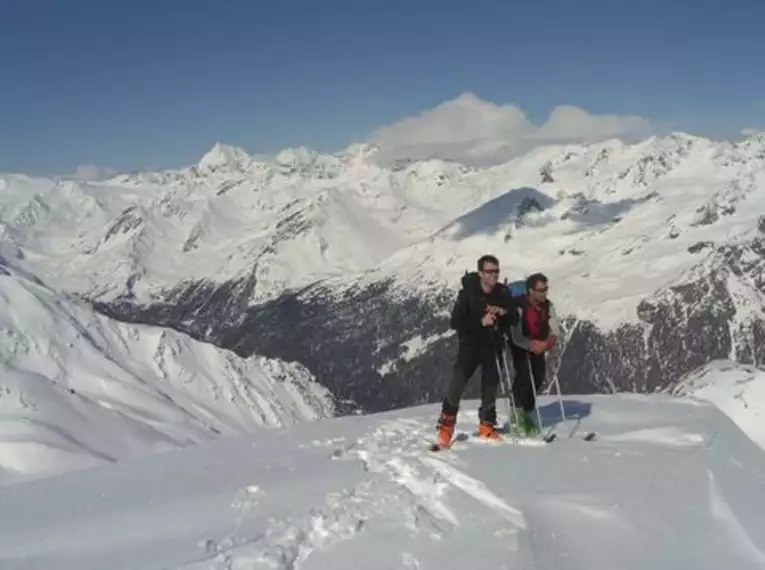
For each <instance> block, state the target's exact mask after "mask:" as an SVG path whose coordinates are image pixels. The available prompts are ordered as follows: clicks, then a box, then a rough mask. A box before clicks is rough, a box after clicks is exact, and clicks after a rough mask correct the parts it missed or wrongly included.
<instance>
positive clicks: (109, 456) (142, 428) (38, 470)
mask: <svg viewBox="0 0 765 570" xmlns="http://www.w3.org/2000/svg"><path fill="white" fill-rule="evenodd" d="M333 413H334V404H333V401H332V398H331V396H330V395H329V394H328V393H327V391H326V389H324V388H322V387H321V386H320V385H318V384H317V383H316V382H315V381H314V379H313V377H312V376H311V375H310V373H309V372H308V371H307V370H305V368H303V367H301V366H299V365H297V364H287V363H284V362H280V361H275V360H270V359H266V358H261V357H256V356H253V357H251V358H249V359H246V360H244V359H241V358H239V357H237V356H235V355H234V354H233V353H230V352H228V351H225V350H221V349H219V348H217V347H215V346H213V345H209V344H203V343H200V342H197V341H194V340H192V339H190V338H188V337H187V336H185V335H182V334H180V333H176V332H174V331H169V330H163V329H160V328H157V327H151V326H133V325H126V324H123V323H119V322H117V321H113V320H111V319H108V318H106V317H104V316H102V315H98V314H96V313H94V312H93V310H92V309H91V308H90V307H88V306H85V305H82V304H80V303H77V302H74V301H72V300H69V299H67V298H65V297H63V296H61V295H59V294H57V293H55V292H53V291H52V290H51V289H49V288H48V287H47V286H45V285H44V284H43V283H42V282H40V281H39V280H38V279H37V278H35V277H34V276H30V275H28V274H26V273H25V272H24V271H20V270H18V269H16V268H14V267H12V266H10V265H8V264H7V263H6V262H5V261H4V260H3V258H2V257H0V484H1V483H7V482H8V481H11V480H15V479H18V478H26V477H36V476H42V475H50V474H52V473H56V472H60V471H66V470H70V469H75V468H82V467H87V466H92V465H97V464H101V463H105V462H106V463H108V462H113V461H117V460H120V459H123V458H125V457H128V456H130V455H133V454H136V453H150V452H157V451H164V450H170V449H176V448H179V447H183V446H186V445H189V444H192V443H200V442H204V441H208V440H210V439H213V438H215V437H216V436H217V435H218V434H237V433H245V432H251V431H253V430H257V429H259V428H274V427H280V426H285V425H292V424H294V423H298V422H303V421H312V420H315V419H317V418H322V417H328V416H331V415H332V414H333Z"/></svg>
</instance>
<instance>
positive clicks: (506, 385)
mask: <svg viewBox="0 0 765 570" xmlns="http://www.w3.org/2000/svg"><path fill="white" fill-rule="evenodd" d="M501 338H502V336H500V339H501ZM497 348H498V352H495V353H494V360H495V362H496V363H497V375H498V376H499V382H500V384H501V386H502V390H503V391H504V392H505V404H506V405H507V406H508V410H507V421H508V426H507V431H508V432H509V431H510V426H511V425H512V424H513V423H514V422H515V423H517V421H518V420H517V419H516V418H515V398H514V397H513V388H512V384H511V383H510V372H509V370H508V368H507V356H506V354H505V351H504V350H503V348H502V345H501V342H500V343H499V344H498V346H497ZM500 352H501V353H502V360H503V362H504V364H505V366H504V371H503V366H502V365H501V364H500V361H499V353H500Z"/></svg>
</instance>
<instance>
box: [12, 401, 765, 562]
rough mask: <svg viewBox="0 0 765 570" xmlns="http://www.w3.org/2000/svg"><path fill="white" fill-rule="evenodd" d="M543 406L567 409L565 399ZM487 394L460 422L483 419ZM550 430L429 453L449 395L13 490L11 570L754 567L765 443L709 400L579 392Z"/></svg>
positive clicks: (764, 554) (763, 531) (764, 540)
mask: <svg viewBox="0 0 765 570" xmlns="http://www.w3.org/2000/svg"><path fill="white" fill-rule="evenodd" d="M550 404H551V405H549V406H547V407H546V408H545V411H546V414H545V415H546V417H547V419H548V421H550V422H553V421H556V420H555V417H556V416H555V410H556V409H557V405H555V404H554V403H552V402H551V403H550ZM475 406H476V403H475V402H471V404H470V405H469V406H468V407H466V412H465V414H464V415H463V416H461V421H460V425H459V426H458V430H460V431H461V432H465V433H469V432H471V431H473V429H474V428H475V421H476V417H475ZM567 409H568V413H569V415H572V416H573V415H574V414H579V415H581V416H582V417H581V420H580V422H581V426H580V427H581V428H582V429H596V430H597V431H598V433H599V438H598V439H597V440H596V441H594V442H590V443H587V442H584V441H582V440H581V439H579V438H577V437H575V438H573V439H568V438H567V437H566V435H567V434H568V433H569V432H570V431H571V430H572V429H573V428H575V427H576V421H575V420H574V419H571V420H570V422H569V424H568V425H560V424H558V426H557V428H558V431H559V433H560V434H561V438H560V440H559V441H556V442H554V443H553V444H551V445H548V446H546V447H531V446H513V445H491V444H480V443H478V442H476V441H475V440H467V441H463V442H458V443H457V444H456V446H455V448H454V450H453V451H451V452H444V453H442V454H438V455H434V454H429V453H428V452H426V451H424V450H423V446H424V438H425V436H426V435H430V434H432V429H433V422H434V420H435V417H436V414H437V411H438V410H437V407H435V406H425V407H417V408H410V409H406V410H400V411H396V412H389V413H385V414H378V415H369V416H364V417H354V416H349V417H345V418H339V419H331V420H326V421H325V420H322V421H319V422H315V423H312V424H310V425H298V426H294V427H291V428H289V429H286V430H279V431H277V432H271V433H269V434H268V435H266V434H265V433H264V432H260V433H256V434H253V435H247V436H242V437H234V438H225V439H222V440H218V441H216V442H213V443H211V444H204V445H200V446H195V447H193V448H188V449H184V450H181V451H178V452H171V453H166V454H162V455H159V456H152V457H140V458H134V459H130V460H126V461H125V462H123V463H120V464H117V465H108V466H104V467H99V468H96V469H92V470H88V471H85V472H79V473H76V474H67V475H64V476H59V477H54V478H51V479H48V480H43V481H34V482H31V483H26V484H17V485H12V486H9V487H5V488H0V505H2V508H1V509H0V566H2V567H3V568H4V569H8V570H21V569H24V570H36V569H43V568H45V569H48V568H56V569H57V570H68V569H72V570H74V569H77V570H88V569H93V570H95V569H102V568H110V569H113V570H119V569H122V568H124V569H131V570H132V569H134V568H142V569H145V570H150V569H154V568H156V569H159V568H163V569H176V568H177V569H184V570H201V569H211V568H215V569H218V568H220V569H223V568H227V569H231V570H244V569H245V568H247V569H260V568H263V569H265V568H268V569H271V570H274V569H278V570H288V569H297V568H300V569H302V570H310V569H318V568H332V569H336V570H343V569H354V570H356V569H358V568H365V569H370V570H373V569H374V570H376V569H382V568H397V569H398V568H403V569H421V570H426V569H435V568H474V569H476V570H481V569H487V570H488V569H490V570H497V569H500V568H507V569H511V568H529V569H534V570H553V569H557V568H566V569H567V570H612V569H614V568H619V569H623V570H632V569H634V570H638V569H639V570H644V569H645V568H651V569H652V570H677V569H679V568H693V569H694V570H719V569H720V568H736V569H737V570H749V569H751V570H755V569H758V570H759V569H760V568H762V567H763V566H764V565H765V526H763V524H762V513H763V512H765V479H763V477H762V473H763V472H765V453H763V450H762V449H761V448H759V447H757V446H756V445H755V444H754V443H752V442H751V441H750V440H749V439H748V438H747V437H746V436H744V435H743V434H742V433H741V432H740V430H739V429H738V428H737V427H736V426H735V425H734V423H733V422H732V421H730V420H729V419H728V418H727V417H725V416H724V414H722V413H721V412H720V411H719V410H717V409H716V408H715V407H714V406H711V405H699V404H698V403H696V402H694V401H693V400H687V399H681V398H673V397H669V396H628V395H619V396H599V397H590V398H586V399H580V400H579V401H571V402H569V403H568V405H567Z"/></svg>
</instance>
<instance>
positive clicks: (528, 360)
mask: <svg viewBox="0 0 765 570" xmlns="http://www.w3.org/2000/svg"><path fill="white" fill-rule="evenodd" d="M542 358H544V355H543V356H542ZM526 364H528V366H529V382H531V390H532V392H533V394H534V409H535V410H536V412H537V423H538V425H539V431H540V432H541V431H542V414H540V413H539V402H538V401H537V387H536V382H535V378H534V371H533V370H532V369H531V356H529V354H528V353H526Z"/></svg>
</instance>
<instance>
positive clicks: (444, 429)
mask: <svg viewBox="0 0 765 570" xmlns="http://www.w3.org/2000/svg"><path fill="white" fill-rule="evenodd" d="M456 420H457V416H455V415H452V414H447V413H444V412H441V416H440V417H439V418H438V447H440V448H442V449H445V448H448V447H450V446H451V444H452V437H453V436H454V424H455V423H456Z"/></svg>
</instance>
